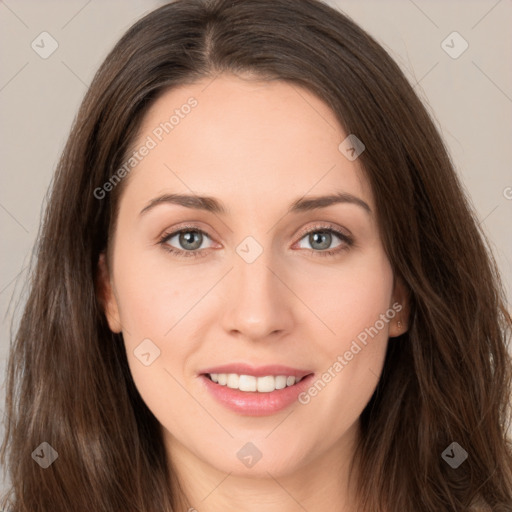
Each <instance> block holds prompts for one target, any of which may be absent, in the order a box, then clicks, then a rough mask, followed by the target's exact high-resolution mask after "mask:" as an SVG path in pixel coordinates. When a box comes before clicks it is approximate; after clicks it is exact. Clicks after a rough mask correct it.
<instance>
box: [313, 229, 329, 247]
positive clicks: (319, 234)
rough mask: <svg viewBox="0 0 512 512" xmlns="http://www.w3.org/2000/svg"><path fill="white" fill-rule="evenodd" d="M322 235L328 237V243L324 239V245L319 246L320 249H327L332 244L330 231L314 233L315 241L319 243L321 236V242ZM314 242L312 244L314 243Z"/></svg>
mask: <svg viewBox="0 0 512 512" xmlns="http://www.w3.org/2000/svg"><path fill="white" fill-rule="evenodd" d="M321 237H325V238H326V239H327V243H325V240H324V244H323V247H319V249H327V248H328V247H329V245H330V238H329V237H330V233H327V232H326V231H317V232H316V233H314V234H313V243H317V242H318V238H320V242H319V243H320V244H321V243H322V242H321ZM313 243H312V244H311V245H313Z"/></svg>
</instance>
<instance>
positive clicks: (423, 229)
mask: <svg viewBox="0 0 512 512" xmlns="http://www.w3.org/2000/svg"><path fill="white" fill-rule="evenodd" d="M305 244H306V245H305ZM317 244H319V245H317ZM504 304H505V300H504V294H503V291H502V288H501V284H500V280H499V275H498V272H497V270H496V266H495V263H494V260H493V259H492V256H491V254H490V252H489V251H488V249H487V246H486V243H485V238H484V236H483V235H482V233H481V232H480V231H479V229H478V225H477V222H476V221H475V218H474V215H473V214H472V212H471V209H470V207H469V205H468V201H467V199H466V198H465V196H464V194H463V191H462V188H461V186H460V184H459V182H458V180H457V177H456V174H455V172H454V170H453V167H452V164H451V163H450V160H449V157H448V154H447V151H446V149H445V147H444V145H443V142H442V140H441V139H440V136H439V134H438V132H437V131H436V129H435V127H434V125H433V123H432V121H431V119H430V118H429V116H428V114H427V113H426V110H425V108H424V107H423V106H422V104H421V102H420V101H419V99H418V98H417V96H416V95H415V93H414V92H413V90H412V88H411V86H410V85H409V84H408V82H407V81H406V79H405V77H404V75H403V74H402V72H401V71H400V69H399V68H398V67H397V65H396V64H395V63H394V62H393V61H392V60H391V58H390V57H389V56H388V55H387V53H386V52H385V51H384V50H383V49H382V48H381V47H380V46H379V45H378V44H377V43H376V42H375V41H374V40H373V39H372V38H371V37H370V36H369V35H367V34H366V33H365V32H363V31H362V30H361V29H360V28H359V27H357V26H356V25H355V24H354V23H353V22H352V21H350V20H349V19H348V18H347V17H345V16H344V15H342V14H341V13H339V12H337V11H335V10H333V9H332V8H330V7H328V6H326V5H325V4H323V3H320V2H318V1H316V0H300V1H297V0H251V1H249V0H247V1H236V2H232V1H226V0H213V1H200V0H193V1H187V0H181V1H180V0H179V1H176V2H173V3H170V4H168V5H165V6H163V7H161V8H159V9H157V10H156V11H154V12H152V13H150V14H148V15H147V16H146V17H145V18H143V19H142V20H140V21H139V22H137V23H136V24H135V25H134V26H133V27H132V28H131V29H130V30H129V31H128V32H127V33H126V34H125V36H124V37H123V38H122V39H121V40H120V42H119V43H118V44H117V45H116V47H115V48H114V49H113V50H112V52H111V53H110V55H109V56H108V57H107V59H106V60H105V62H104V63H103V65H102V66H101V68H100V70H99V71H98V73H97V75H96V77H95V78H94V80H93V83H92V84H91V87H90V89H89V91H88V92H87V94H86V97H85V99H84V101H83V104H82V106H81V108H80V111H79V114H78V117H77V119H76V122H75V125H74V127H73V129H72V132H71V135H70V137H69V141H68V143H67V145H66V147H65V150H64V153H63V155H62V158H61V161H60V163H59V166H58V169H57V173H56V177H55V181H54V184H53V188H52V194H51V198H50V201H49V205H48V208H47V211H46V214H45V217H44V222H43V225H42V232H41V235H40V238H39V245H38V248H37V264H36V266H35V268H34V270H33V274H32V281H31V293H30V296H29V299H28V302H27V304H26V307H25V312H24V315H23V318H22V320H21V323H20V327H19V330H18V332H17V335H16V337H15V340H14V343H13V347H12V352H11V358H10V361H9V373H8V382H7V384H8V388H7V389H8V402H7V433H6V438H5V441H4V445H3V457H4V461H6V464H7V465H8V468H9V471H10V475H11V480H12V482H13V486H12V492H11V495H10V497H6V500H5V504H4V507H11V509H12V510H14V511H16V512H21V511H35V510H41V511H43V510H44V511H46V510H48V511H50V510H51V511H54V512H55V511H64V510H66V511H69V510H74V511H75V510H76V511H82V510H84V511H85V510H94V511H109V512H111V511H131V510H133V511H135V510H140V511H153V510H169V511H171V510H173V511H179V512H182V511H187V510H188V511H193V510H197V511H200V512H203V511H204V512H209V511H218V510H226V511H230V510H245V511H266V512H271V511H277V510H279V511H296V510H308V511H309V512H315V511H318V510H325V509H327V508H329V509H331V510H340V511H341V510H343V511H350V512H352V511H365V512H370V511H371V512H373V511H375V512H376V511H386V512H392V511H404V510H410V511H412V510H414V511H419V512H427V511H429V512H430V511H434V510H435V511H441V510H443V511H444V510H450V511H467V510H494V511H505V510H511V502H512V490H511V487H512V450H511V446H510V440H509V439H507V437H506V432H507V425H508V423H507V422H508V421H509V420H510V404H509V402H508V401H509V399H510V391H511V387H510V386H511V361H510V356H509V355H508V354H507V340H508V335H509V332H510V326H511V322H512V320H511V318H510V315H509V314H508V313H507V311H506V309H505V307H504ZM7 498H10V501H7Z"/></svg>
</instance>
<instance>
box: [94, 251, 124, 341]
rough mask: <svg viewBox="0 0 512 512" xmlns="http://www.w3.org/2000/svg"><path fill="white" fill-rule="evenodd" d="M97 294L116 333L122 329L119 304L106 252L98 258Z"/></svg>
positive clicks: (112, 329)
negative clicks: (111, 279)
mask: <svg viewBox="0 0 512 512" xmlns="http://www.w3.org/2000/svg"><path fill="white" fill-rule="evenodd" d="M96 295H97V297H98V301H99V303H100V305H101V307H102V309H103V312H104V313H105V316H106V318H107V322H108V325H109V327H110V330H111V331H112V332H115V333H120V332H121V331H122V326H121V317H120V315H119V306H118V304H117V299H116V297H115V294H114V290H113V288H112V283H111V281H110V273H109V270H108V265H107V258H106V255H105V253H104V252H102V253H101V254H100V257H99V258H98V269H97V274H96Z"/></svg>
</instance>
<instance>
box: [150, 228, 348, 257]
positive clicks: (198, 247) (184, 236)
mask: <svg viewBox="0 0 512 512" xmlns="http://www.w3.org/2000/svg"><path fill="white" fill-rule="evenodd" d="M333 235H334V237H335V238H338V240H339V241H340V242H339V243H338V245H336V246H335V247H334V248H332V249H329V247H330V246H331V244H332V242H333ZM306 237H307V242H308V243H309V244H310V246H311V249H309V252H310V253H311V254H314V255H318V256H334V255H336V254H338V253H341V252H343V251H346V250H348V249H349V248H350V247H351V246H352V245H353V244H354V241H353V239H352V238H351V237H350V236H348V235H346V234H345V233H342V232H341V231H339V230H337V229H334V228H332V227H330V226H325V225H319V226H315V227H314V228H313V229H310V230H309V231H306V232H305V233H303V234H302V237H301V239H300V240H299V242H300V241H301V240H303V239H305V238H306ZM174 238H176V241H175V242H174V243H175V244H178V247H176V246H174V245H172V244H171V241H172V240H173V239H174ZM205 238H208V239H210V236H209V235H208V234H207V233H206V232H205V231H203V230H202V229H199V228H198V227H196V226H184V227H182V228H181V229H179V230H176V231H172V232H170V233H164V234H163V235H162V237H161V238H160V240H159V243H160V245H162V246H163V247H164V249H165V250H166V251H169V252H170V253H171V254H174V255H176V256H178V257H203V256H207V255H208V252H209V251H207V250H206V249H208V248H211V247H206V248H205V247H202V245H203V242H204V240H205ZM300 248H301V249H303V248H304V247H302V246H300Z"/></svg>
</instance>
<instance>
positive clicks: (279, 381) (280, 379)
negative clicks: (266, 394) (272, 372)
mask: <svg viewBox="0 0 512 512" xmlns="http://www.w3.org/2000/svg"><path fill="white" fill-rule="evenodd" d="M275 379H276V389H284V388H285V387H286V377H285V376H284V375H279V376H277V377H276V378H275Z"/></svg>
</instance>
